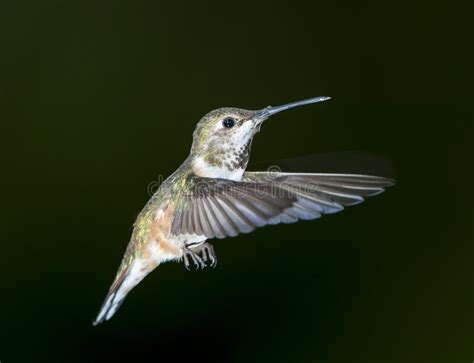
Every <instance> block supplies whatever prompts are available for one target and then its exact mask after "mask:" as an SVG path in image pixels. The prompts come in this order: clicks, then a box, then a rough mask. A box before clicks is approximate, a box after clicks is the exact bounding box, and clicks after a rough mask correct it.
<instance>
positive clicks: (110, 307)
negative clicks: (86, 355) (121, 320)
mask: <svg viewBox="0 0 474 363" xmlns="http://www.w3.org/2000/svg"><path fill="white" fill-rule="evenodd" d="M148 272H149V271H147V269H145V268H144V264H143V263H142V262H141V261H139V260H135V261H133V262H132V263H131V264H130V265H129V266H128V267H126V268H125V269H123V270H122V271H121V272H120V273H119V274H118V275H117V277H116V278H115V281H114V283H113V284H112V286H111V287H110V289H109V292H108V294H107V296H106V297H105V300H104V303H103V304H102V307H101V308H100V311H99V314H98V315H97V318H96V319H95V321H94V322H93V325H94V326H95V325H97V324H100V323H102V322H104V321H106V320H109V319H110V318H111V317H112V316H113V315H114V314H115V312H116V311H117V310H118V309H119V307H120V305H122V303H123V302H124V300H125V297H126V296H127V294H128V293H129V292H130V291H131V290H132V289H133V288H134V287H135V286H136V285H137V284H138V283H139V282H140V281H141V280H142V279H143V278H144V277H145V276H146V275H147V274H148Z"/></svg>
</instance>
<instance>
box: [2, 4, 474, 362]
mask: <svg viewBox="0 0 474 363" xmlns="http://www.w3.org/2000/svg"><path fill="white" fill-rule="evenodd" d="M470 14H471V12H469V11H468V9H462V8H460V7H459V6H458V5H457V4H456V3H455V2H449V3H438V2H428V1H419V2H409V1H401V2H400V1H397V2H379V1H359V2H352V1H333V2H328V1H313V2H299V1H292V2H289V1H277V0H275V1H271V2H270V1H268V2H266V1H262V2H258V3H257V2H252V3H251V2H249V3H246V2H242V1H239V2H222V1H212V2H211V1H199V2H188V3H185V2H158V1H144V0H134V1H131V0H127V1H100V2H97V1H90V0H84V1H64V0H62V1H61V0H42V1H31V0H29V1H28V0H17V1H10V2H4V3H2V5H0V44H1V55H0V125H1V131H0V135H1V143H0V144H1V148H2V150H1V154H0V162H1V164H0V165H1V178H0V184H1V191H2V203H1V204H2V208H1V212H0V213H1V222H0V225H1V229H2V231H1V233H0V243H1V244H0V248H1V252H0V286H1V295H0V361H1V362H2V363H14V362H49V363H53V362H71V363H74V362H136V361H150V362H151V361H157V362H446V363H455V362H460V363H468V362H471V361H472V360H474V345H473V342H474V314H473V306H474V305H473V303H474V299H473V297H474V294H473V282H474V281H473V277H474V275H473V272H474V271H473V256H474V255H473V252H474V251H473V242H474V240H473V216H474V213H473V207H472V201H473V200H472V185H473V180H472V155H473V150H472V149H473V145H472V144H473V113H472V96H473V92H472V78H471V77H472V58H471V54H470V52H471V50H472V49H471V48H472V33H470V32H469V22H471V19H470V18H471V15H470ZM319 95H328V96H332V97H333V99H332V100H331V101H330V102H326V103H324V104H319V105H314V106H311V107H305V108H300V109H297V110H293V111H291V112H290V111H289V112H285V113H282V114H280V115H278V116H277V117H275V118H274V119H272V120H271V121H269V122H268V123H267V124H265V125H264V126H263V128H262V132H261V133H260V134H258V135H257V137H256V138H255V140H254V144H253V149H252V161H254V162H258V161H266V160H274V159H282V158H288V157H292V156H297V155H305V154H317V153H327V152H336V151H343V152H344V151H350V150H358V151H363V152H369V153H371V154H375V155H379V156H381V157H384V158H386V159H388V160H390V161H391V162H392V163H393V164H394V167H395V169H396V173H397V180H398V185H397V186H396V187H394V188H391V189H390V190H388V191H387V192H386V193H384V194H382V195H380V196H378V197H375V198H372V199H370V200H369V201H367V202H366V203H364V204H362V205H359V206H357V207H353V208H350V209H348V210H347V211H344V212H343V213H341V214H336V215H332V216H328V217H326V218H323V219H320V220H317V221H312V222H303V223H298V224H294V225H282V226H275V227H272V228H264V229H260V230H257V231H256V232H254V233H252V234H250V235H242V236H239V237H236V238H233V239H226V240H222V241H217V242H216V243H215V244H214V245H215V249H216V253H217V255H218V259H219V263H218V266H217V268H216V269H214V270H213V269H207V270H205V271H202V272H187V271H185V269H184V266H183V265H182V264H175V263H170V264H166V265H163V266H161V267H160V268H159V269H157V270H156V271H155V272H154V273H152V274H151V275H150V276H149V277H148V278H147V279H145V280H144V281H143V282H142V283H141V284H140V285H139V286H138V287H137V288H136V289H135V290H134V291H133V292H132V293H131V294H130V295H129V297H128V299H127V300H126V301H125V303H124V305H123V306H122V308H121V309H120V311H119V312H118V314H117V315H116V316H115V317H114V318H113V319H112V320H111V321H110V322H107V323H105V324H103V325H100V326H97V327H93V326H92V320H93V319H94V318H95V316H96V314H97V312H98V309H99V307H100V305H101V303H102V301H103V298H104V297H105V294H106V292H107V289H108V288H109V285H110V283H111V282H112V279H113V277H114V276H115V272H116V269H117V267H118V265H119V262H120V259H121V257H122V254H123V252H124V250H125V247H126V245H127V243H128V238H129V236H130V233H131V225H132V223H133V221H134V219H135V217H136V216H137V214H138V213H139V211H140V210H141V208H142V207H143V205H144V204H145V203H146V201H147V200H148V198H149V195H148V191H147V188H148V186H149V185H150V183H152V185H153V183H154V182H155V181H157V180H159V179H160V176H167V175H169V174H170V173H171V172H173V171H174V170H175V169H176V168H177V167H178V166H179V164H180V163H181V162H182V161H183V160H184V159H185V158H186V156H187V154H188V151H189V148H190V146H191V134H192V132H193V129H194V127H195V125H196V122H197V121H198V120H199V119H200V117H201V116H202V115H203V114H205V113H206V112H208V111H209V110H212V109H214V108H218V107H221V106H236V107H242V108H250V109H257V108H262V107H265V106H267V105H269V104H271V105H278V104H281V103H284V102H289V101H294V100H298V99H303V98H307V97H313V96H319ZM315 171H318V170H315Z"/></svg>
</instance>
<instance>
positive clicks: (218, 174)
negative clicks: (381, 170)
mask: <svg viewBox="0 0 474 363" xmlns="http://www.w3.org/2000/svg"><path fill="white" fill-rule="evenodd" d="M329 98H330V97H316V98H311V99H307V100H303V101H298V102H293V103H289V104H286V105H283V106H277V107H271V106H268V107H266V108H264V109H262V110H258V111H250V110H244V109H239V108H220V109H217V110H214V111H211V112H209V113H208V114H207V115H205V116H204V117H203V118H202V119H201V120H200V121H199V123H198V124H197V126H196V129H195V130H194V134H193V143H192V147H191V152H190V154H189V156H188V158H187V159H186V160H185V161H184V163H183V164H182V165H181V166H180V167H179V168H178V169H177V170H176V171H175V172H174V173H173V174H172V175H171V176H170V177H168V178H167V179H166V180H165V181H164V182H163V183H162V185H161V186H160V187H159V189H158V190H157V191H156V193H155V194H154V195H153V196H152V197H151V199H150V200H149V201H148V203H147V204H146V206H145V207H144V208H143V210H142V211H141V213H140V214H139V216H138V217H137V219H136V221H135V223H134V226H133V227H134V228H133V233H132V236H131V240H130V242H129V244H128V247H127V249H126V251H125V255H124V257H123V260H122V263H121V265H120V267H119V270H118V273H117V276H116V278H115V280H114V282H113V284H112V286H111V287H110V290H109V292H108V294H107V296H106V298H105V301H104V303H103V305H102V307H101V309H100V312H99V314H98V316H97V318H96V320H95V322H94V325H96V324H98V323H101V322H103V321H105V320H108V319H110V318H111V317H112V316H113V315H114V313H115V312H116V311H117V309H118V308H119V307H120V305H121V304H122V302H123V301H124V299H125V297H126V296H127V294H128V293H129V292H130V290H132V288H134V287H135V286H136V285H137V284H138V283H139V282H140V281H141V280H142V279H143V278H144V277H145V276H146V275H148V274H149V273H150V272H151V271H153V270H154V269H155V268H156V267H157V266H158V265H160V264H161V263H163V262H168V261H181V260H184V264H185V267H186V268H187V269H189V267H190V266H191V265H192V264H193V265H195V266H196V268H204V267H205V266H207V265H210V266H215V264H216V261H217V259H216V256H215V253H214V249H213V246H212V245H211V244H210V243H209V242H207V240H208V239H212V238H219V239H221V238H226V237H234V236H236V235H238V234H239V233H248V232H251V231H253V230H254V229H255V228H257V227H262V226H265V225H269V224H278V223H293V222H296V221H298V220H309V219H316V218H319V217H320V216H321V215H322V214H330V213H335V212H339V211H341V210H342V209H343V208H344V206H350V205H354V204H358V203H360V202H362V201H363V200H364V197H368V196H372V195H375V194H379V193H381V192H383V191H384V188H386V187H388V186H391V185H393V184H394V181H393V180H391V179H387V178H383V177H377V176H370V175H358V174H322V173H284V172H272V171H270V172H269V171H267V172H265V171H263V172H248V171H246V170H245V169H246V167H247V163H248V161H249V156H250V146H251V143H252V139H253V137H254V135H255V134H256V133H257V132H258V131H260V126H261V125H262V123H263V121H265V120H266V119H268V118H269V117H270V116H272V115H274V114H276V113H278V112H280V111H284V110H288V109H290V108H293V107H298V106H302V105H307V104H311V103H317V102H322V101H326V100H328V99H329Z"/></svg>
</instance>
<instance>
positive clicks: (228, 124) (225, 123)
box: [222, 117, 235, 129]
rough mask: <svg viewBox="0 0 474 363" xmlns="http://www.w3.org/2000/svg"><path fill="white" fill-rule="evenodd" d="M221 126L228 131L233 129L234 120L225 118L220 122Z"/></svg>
mask: <svg viewBox="0 0 474 363" xmlns="http://www.w3.org/2000/svg"><path fill="white" fill-rule="evenodd" d="M222 125H223V126H224V127H225V128H228V129H230V128H231V127H234V125H235V119H233V118H232V117H226V118H225V119H223V120H222Z"/></svg>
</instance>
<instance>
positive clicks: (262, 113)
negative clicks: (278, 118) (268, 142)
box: [252, 96, 331, 124]
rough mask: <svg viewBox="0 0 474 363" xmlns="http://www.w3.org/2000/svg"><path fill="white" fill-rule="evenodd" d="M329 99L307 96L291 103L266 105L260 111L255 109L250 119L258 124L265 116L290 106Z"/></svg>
mask: <svg viewBox="0 0 474 363" xmlns="http://www.w3.org/2000/svg"><path fill="white" fill-rule="evenodd" d="M329 99H331V97H326V96H321V97H314V98H308V99H306V100H302V101H296V102H291V103H287V104H286V105H281V106H275V107H272V106H268V107H265V108H264V109H262V110H260V111H257V112H256V113H255V114H254V116H253V117H252V119H253V120H254V121H256V122H257V123H259V124H260V123H262V122H263V121H264V120H266V119H267V118H269V117H270V116H272V115H274V114H276V113H278V112H281V111H285V110H289V109H290V108H294V107H299V106H304V105H309V104H311V103H317V102H323V101H327V100H329Z"/></svg>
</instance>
